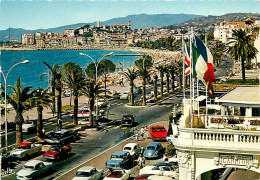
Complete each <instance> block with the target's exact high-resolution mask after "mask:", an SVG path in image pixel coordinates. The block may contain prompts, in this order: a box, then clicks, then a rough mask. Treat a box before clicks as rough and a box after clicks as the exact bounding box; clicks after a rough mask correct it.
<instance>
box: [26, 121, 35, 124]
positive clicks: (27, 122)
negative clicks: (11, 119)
mask: <svg viewBox="0 0 260 180" xmlns="http://www.w3.org/2000/svg"><path fill="white" fill-rule="evenodd" d="M24 124H33V122H32V121H25V122H24Z"/></svg>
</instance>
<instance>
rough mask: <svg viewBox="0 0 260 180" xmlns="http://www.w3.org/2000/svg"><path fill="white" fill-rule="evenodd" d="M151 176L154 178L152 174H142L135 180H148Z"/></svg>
mask: <svg viewBox="0 0 260 180" xmlns="http://www.w3.org/2000/svg"><path fill="white" fill-rule="evenodd" d="M149 176H152V174H141V175H138V176H136V177H135V180H147V179H148V177H149Z"/></svg>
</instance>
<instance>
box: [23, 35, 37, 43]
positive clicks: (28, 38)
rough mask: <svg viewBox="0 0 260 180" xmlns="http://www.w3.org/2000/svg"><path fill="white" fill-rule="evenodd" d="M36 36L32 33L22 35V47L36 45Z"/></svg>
mask: <svg viewBox="0 0 260 180" xmlns="http://www.w3.org/2000/svg"><path fill="white" fill-rule="evenodd" d="M34 42H35V41H34V35H33V34H30V33H25V34H22V45H33V44H34Z"/></svg>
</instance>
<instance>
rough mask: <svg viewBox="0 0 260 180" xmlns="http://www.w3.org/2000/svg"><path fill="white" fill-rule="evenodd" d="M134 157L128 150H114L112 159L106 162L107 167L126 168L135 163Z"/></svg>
mask: <svg viewBox="0 0 260 180" xmlns="http://www.w3.org/2000/svg"><path fill="white" fill-rule="evenodd" d="M133 161H134V159H133V157H132V156H131V155H130V153H129V152H127V151H117V152H114V153H113V154H112V155H111V157H110V160H108V161H107V162H106V167H107V168H110V169H121V168H122V169H125V168H126V167H128V166H130V165H132V164H133Z"/></svg>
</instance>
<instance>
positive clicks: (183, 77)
mask: <svg viewBox="0 0 260 180" xmlns="http://www.w3.org/2000/svg"><path fill="white" fill-rule="evenodd" d="M182 55H183V58H182V59H183V61H182V66H183V68H182V81H183V98H184V99H185V82H184V81H185V73H184V71H185V53H184V39H183V34H182Z"/></svg>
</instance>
